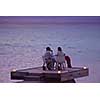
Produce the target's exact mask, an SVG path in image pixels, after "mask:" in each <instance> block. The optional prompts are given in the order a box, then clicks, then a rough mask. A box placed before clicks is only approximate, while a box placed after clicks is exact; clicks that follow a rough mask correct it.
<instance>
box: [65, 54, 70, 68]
mask: <svg viewBox="0 0 100 100" xmlns="http://www.w3.org/2000/svg"><path fill="white" fill-rule="evenodd" d="M65 60H66V62H67V67H68V68H72V65H71V58H70V57H69V56H65Z"/></svg>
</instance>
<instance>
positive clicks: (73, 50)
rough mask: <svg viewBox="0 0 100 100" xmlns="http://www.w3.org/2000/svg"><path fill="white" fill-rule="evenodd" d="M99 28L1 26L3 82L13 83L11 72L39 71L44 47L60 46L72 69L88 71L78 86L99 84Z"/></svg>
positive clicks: (72, 25)
mask: <svg viewBox="0 0 100 100" xmlns="http://www.w3.org/2000/svg"><path fill="white" fill-rule="evenodd" d="M99 43H100V24H59V25H57V24H55V25H54V24H44V25H35V24H34V25H32V24H31V25H11V24H8V25H0V82H6V83H8V82H13V81H12V80H11V79H10V71H11V70H12V69H21V68H28V67H38V66H41V65H42V58H41V56H42V55H43V53H44V52H45V47H46V46H50V47H52V49H53V50H54V53H56V49H57V47H58V46H61V47H62V48H63V51H64V52H65V53H66V55H69V56H71V58H72V65H73V66H77V67H81V66H86V67H88V68H89V76H87V77H84V78H79V79H76V82H78V83H81V82H85V83H89V82H93V83H94V82H95V83H96V82H100V54H99V53H100V44H99Z"/></svg>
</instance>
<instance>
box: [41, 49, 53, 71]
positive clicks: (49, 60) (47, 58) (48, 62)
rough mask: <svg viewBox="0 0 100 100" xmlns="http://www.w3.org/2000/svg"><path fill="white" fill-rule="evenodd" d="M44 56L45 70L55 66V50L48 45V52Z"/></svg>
mask: <svg viewBox="0 0 100 100" xmlns="http://www.w3.org/2000/svg"><path fill="white" fill-rule="evenodd" d="M42 58H43V70H46V68H47V69H48V70H52V69H53V67H54V65H53V64H54V62H53V51H52V50H51V48H50V47H46V52H45V54H44V55H43V56H42Z"/></svg>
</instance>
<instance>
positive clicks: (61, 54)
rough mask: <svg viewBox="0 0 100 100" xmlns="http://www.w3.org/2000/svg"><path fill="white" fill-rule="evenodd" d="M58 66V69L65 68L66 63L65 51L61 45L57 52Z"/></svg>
mask: <svg viewBox="0 0 100 100" xmlns="http://www.w3.org/2000/svg"><path fill="white" fill-rule="evenodd" d="M56 66H57V67H58V70H63V69H64V67H65V66H66V65H65V53H64V52H63V51H62V48H61V47H58V49H57V54H56Z"/></svg>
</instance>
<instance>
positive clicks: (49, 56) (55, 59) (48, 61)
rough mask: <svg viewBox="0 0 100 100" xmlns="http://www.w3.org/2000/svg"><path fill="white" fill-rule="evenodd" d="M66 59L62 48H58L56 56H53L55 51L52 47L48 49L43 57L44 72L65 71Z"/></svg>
mask: <svg viewBox="0 0 100 100" xmlns="http://www.w3.org/2000/svg"><path fill="white" fill-rule="evenodd" d="M65 57H66V56H65V53H64V52H63V51H62V48H61V47H58V49H57V54H56V55H53V50H52V49H51V48H50V47H46V52H45V54H44V56H43V70H46V69H48V70H55V69H57V70H63V69H64V68H65V67H66V64H65Z"/></svg>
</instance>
